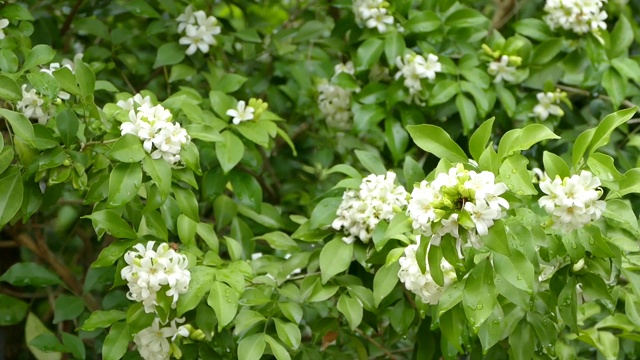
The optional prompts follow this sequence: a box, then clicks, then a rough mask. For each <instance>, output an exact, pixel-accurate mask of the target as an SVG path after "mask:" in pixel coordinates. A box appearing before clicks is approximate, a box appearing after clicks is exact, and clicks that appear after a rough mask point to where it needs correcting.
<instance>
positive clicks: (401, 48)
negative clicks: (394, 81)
mask: <svg viewBox="0 0 640 360" xmlns="http://www.w3.org/2000/svg"><path fill="white" fill-rule="evenodd" d="M406 49H407V45H406V44H405V43H404V38H403V37H402V35H400V33H398V32H397V31H393V32H390V33H389V34H388V35H387V36H386V37H385V40H384V54H385V56H386V57H387V63H388V64H394V63H395V61H396V57H398V56H402V55H404V52H405V50H406Z"/></svg>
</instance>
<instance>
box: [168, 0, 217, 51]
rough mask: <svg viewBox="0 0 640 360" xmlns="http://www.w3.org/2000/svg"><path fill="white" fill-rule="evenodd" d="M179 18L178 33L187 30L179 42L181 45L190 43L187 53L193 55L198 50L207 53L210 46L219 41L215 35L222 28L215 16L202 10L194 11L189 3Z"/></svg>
mask: <svg viewBox="0 0 640 360" xmlns="http://www.w3.org/2000/svg"><path fill="white" fill-rule="evenodd" d="M177 20H178V21H179V24H178V33H181V32H183V31H186V33H185V36H183V37H181V38H180V40H178V42H179V43H180V45H189V47H188V48H187V50H186V51H185V53H186V54H187V55H193V54H195V52H196V51H197V50H200V51H202V52H203V53H205V54H206V53H208V52H209V47H210V46H212V45H216V44H217V43H218V42H217V41H216V39H215V35H218V34H220V31H221V28H220V26H218V24H219V23H218V19H216V18H215V17H214V16H208V17H207V14H206V13H205V12H204V11H202V10H199V11H196V12H193V9H192V8H191V5H189V6H187V8H186V9H185V12H184V13H183V14H182V15H180V16H179V17H178V18H177Z"/></svg>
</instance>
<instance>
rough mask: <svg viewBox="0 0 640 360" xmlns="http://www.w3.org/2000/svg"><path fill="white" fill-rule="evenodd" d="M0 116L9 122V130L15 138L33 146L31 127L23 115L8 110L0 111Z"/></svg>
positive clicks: (33, 136) (33, 135)
mask: <svg viewBox="0 0 640 360" xmlns="http://www.w3.org/2000/svg"><path fill="white" fill-rule="evenodd" d="M0 116H2V117H3V118H5V119H7V121H9V124H10V125H11V130H13V133H14V134H15V135H16V136H17V137H19V138H21V139H22V140H24V141H26V142H27V143H29V144H34V138H35V134H34V133H33V125H31V122H30V121H29V120H28V119H27V118H26V117H25V116H24V115H22V114H21V113H18V112H15V111H11V110H8V109H0Z"/></svg>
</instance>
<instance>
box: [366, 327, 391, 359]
mask: <svg viewBox="0 0 640 360" xmlns="http://www.w3.org/2000/svg"><path fill="white" fill-rule="evenodd" d="M356 332H357V333H358V334H359V335H360V336H362V337H363V338H365V339H367V341H368V342H370V343H371V344H372V345H373V346H375V347H377V348H378V349H380V351H382V352H383V353H384V354H385V356H386V357H387V359H391V360H398V358H397V357H396V356H395V355H393V353H392V352H390V351H389V350H387V349H386V348H385V347H384V346H383V345H382V344H380V343H379V342H377V341H376V340H375V339H374V338H372V337H371V336H369V335H367V334H365V333H364V331H362V330H360V329H358V328H356Z"/></svg>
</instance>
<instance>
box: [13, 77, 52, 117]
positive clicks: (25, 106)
mask: <svg viewBox="0 0 640 360" xmlns="http://www.w3.org/2000/svg"><path fill="white" fill-rule="evenodd" d="M16 109H18V110H20V111H21V112H22V114H23V115H24V116H26V117H27V118H29V119H37V120H38V123H39V124H41V125H46V124H47V122H48V121H49V119H50V118H51V117H52V116H54V115H55V110H56V107H55V106H54V105H53V104H50V103H48V102H47V101H45V99H44V97H42V95H40V94H38V92H37V91H36V89H31V90H29V91H27V85H26V84H23V85H22V99H21V100H20V101H18V102H17V103H16Z"/></svg>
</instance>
